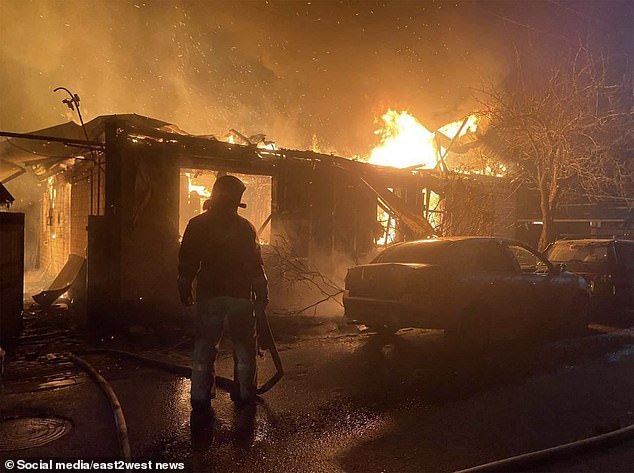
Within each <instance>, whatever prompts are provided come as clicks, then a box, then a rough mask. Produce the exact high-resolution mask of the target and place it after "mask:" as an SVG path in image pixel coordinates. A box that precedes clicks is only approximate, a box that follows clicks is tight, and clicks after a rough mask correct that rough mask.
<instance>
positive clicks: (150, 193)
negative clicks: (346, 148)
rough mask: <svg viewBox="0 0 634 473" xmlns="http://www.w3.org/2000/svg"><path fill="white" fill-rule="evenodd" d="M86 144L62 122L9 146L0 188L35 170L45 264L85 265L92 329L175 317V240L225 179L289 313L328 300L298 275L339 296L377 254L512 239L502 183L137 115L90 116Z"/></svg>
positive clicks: (510, 207) (0, 147)
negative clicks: (229, 137) (234, 187)
mask: <svg viewBox="0 0 634 473" xmlns="http://www.w3.org/2000/svg"><path fill="white" fill-rule="evenodd" d="M86 132H87V133H86V135H87V137H88V140H86V139H85V138H84V136H85V135H84V133H83V130H82V129H81V127H79V126H77V125H75V124H73V123H68V124H65V125H59V126H57V127H52V128H49V129H45V130H40V131H38V132H35V133H33V134H31V135H20V134H10V135H13V136H9V137H8V140H7V141H5V142H3V143H2V144H0V158H1V159H2V163H4V167H2V168H0V171H2V176H0V179H3V180H4V179H7V176H11V175H13V176H15V175H17V174H19V173H20V172H23V171H21V168H22V170H23V169H25V168H30V169H32V170H33V172H34V173H35V174H36V175H37V176H38V178H39V179H42V180H44V181H46V184H47V185H46V191H45V192H44V194H43V196H42V204H41V212H40V218H39V221H40V226H41V232H40V242H39V246H40V265H41V266H42V267H44V268H47V269H48V271H49V272H50V273H52V274H55V273H57V272H59V271H60V270H61V268H62V267H63V266H64V264H65V262H66V260H67V259H68V257H69V255H70V254H75V255H79V256H82V257H86V258H87V276H86V278H83V277H80V281H84V280H85V281H87V284H86V286H85V289H84V288H82V285H81V284H79V285H77V284H76V287H79V289H78V290H76V291H75V294H76V299H77V300H78V301H82V300H83V301H84V302H86V304H87V305H86V307H87V310H88V313H89V315H90V319H91V320H93V321H98V322H99V323H101V322H104V321H112V320H115V319H117V320H119V321H123V322H125V321H126V320H128V318H129V317H130V316H131V314H137V313H142V312H143V313H148V314H165V315H166V316H169V315H177V314H180V313H181V311H182V309H181V307H180V304H179V301H178V294H177V291H176V289H175V280H176V265H177V254H178V247H179V242H180V238H181V235H182V232H183V229H184V225H185V224H186V222H187V220H188V219H189V218H191V217H192V216H194V215H196V214H197V213H200V212H201V211H202V204H203V202H204V200H205V199H206V198H207V197H208V194H209V191H210V189H211V186H212V185H213V182H214V180H215V179H216V178H217V177H218V176H219V175H221V174H223V173H230V174H234V175H237V176H238V177H240V178H241V179H243V180H244V181H245V182H246V184H247V191H246V193H245V196H244V201H245V202H246V203H247V209H245V211H246V212H243V211H242V210H240V212H241V214H242V215H244V216H245V217H247V218H249V219H250V220H251V221H252V223H253V224H254V226H255V227H256V230H258V234H259V236H260V239H261V242H262V243H263V244H264V254H265V264H266V267H267V273H268V275H269V278H270V280H271V290H272V300H273V301H275V300H276V298H277V300H278V301H283V304H282V305H285V306H286V307H296V308H299V307H301V306H302V304H304V303H305V302H310V300H318V299H319V298H320V297H321V296H322V295H323V294H320V293H319V291H316V292H315V290H314V289H315V288H313V289H312V290H308V291H307V292H306V291H300V290H298V286H301V283H302V282H305V281H303V280H304V279H305V277H304V276H305V274H303V273H302V271H305V272H306V273H308V274H312V275H313V276H314V275H315V274H318V275H319V277H318V278H317V279H320V278H321V279H323V280H324V281H326V290H325V291H324V289H323V288H322V289H321V292H322V293H324V292H326V293H328V295H330V294H333V295H336V291H332V289H334V288H336V286H337V281H341V280H342V279H343V276H344V275H345V269H346V268H347V267H348V266H350V265H353V264H357V263H359V262H364V261H367V260H368V259H369V258H371V257H372V256H373V255H374V254H376V251H377V249H380V247H382V246H386V245H389V244H391V243H394V242H397V241H402V240H411V239H415V238H422V237H427V236H431V235H434V234H444V235H451V234H466V233H472V234H484V235H496V236H514V232H515V227H514V223H515V222H514V209H515V203H514V199H513V196H512V193H511V191H510V189H509V185H508V183H506V182H505V181H504V179H502V178H492V177H486V176H458V175H451V176H447V174H446V173H445V174H442V173H440V172H439V171H438V170H401V169H396V168H391V167H383V166H374V165H370V164H367V163H365V162H363V161H355V160H350V159H346V158H341V157H338V156H334V155H328V154H322V153H316V152H311V151H297V150H286V149H274V147H273V146H266V147H261V146H259V145H258V144H236V143H228V142H224V141H219V140H217V139H215V138H214V137H211V136H192V135H188V134H186V133H185V132H183V131H182V130H180V129H179V128H178V127H176V126H174V125H171V124H169V123H165V122H161V121H159V120H154V119H151V118H147V117H141V116H138V115H113V116H103V117H98V118H96V119H94V120H92V121H90V122H88V123H87V124H86ZM4 135H5V136H7V134H6V133H5V134H4ZM82 138H83V140H82ZM52 139H57V141H52ZM10 166H13V168H10ZM287 259H292V261H293V264H291V265H290V267H291V271H289V264H284V261H282V260H287ZM297 265H299V267H301V268H302V269H301V270H297V267H298V266H297ZM293 268H295V270H292V269H293ZM313 276H311V277H313ZM313 279H314V277H313ZM316 286H317V287H319V284H317V285H316ZM333 286H334V287H333ZM311 291H312V292H311ZM86 295H87V298H86V297H85V296H86ZM306 305H308V304H306Z"/></svg>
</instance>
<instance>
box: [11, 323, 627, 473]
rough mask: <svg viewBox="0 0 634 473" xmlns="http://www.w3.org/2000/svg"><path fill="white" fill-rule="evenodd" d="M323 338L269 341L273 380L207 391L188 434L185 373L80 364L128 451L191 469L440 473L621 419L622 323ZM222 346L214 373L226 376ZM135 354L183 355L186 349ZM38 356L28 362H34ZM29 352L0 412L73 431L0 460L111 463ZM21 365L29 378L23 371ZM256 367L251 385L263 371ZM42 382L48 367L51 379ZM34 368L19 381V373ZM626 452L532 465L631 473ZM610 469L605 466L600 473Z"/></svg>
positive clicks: (61, 384) (103, 420) (77, 388)
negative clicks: (241, 393) (241, 391)
mask: <svg viewBox="0 0 634 473" xmlns="http://www.w3.org/2000/svg"><path fill="white" fill-rule="evenodd" d="M323 326H324V327H325V329H324V330H321V331H319V333H313V334H312V335H310V336H306V337H299V338H295V339H287V340H285V341H284V337H281V338H282V339H283V343H282V344H281V345H280V352H281V356H282V360H283V362H284V366H285V371H286V375H285V377H284V378H283V380H282V381H281V382H280V383H279V384H278V385H277V386H275V387H274V388H273V389H272V390H271V391H269V392H268V393H266V394H265V395H263V396H262V400H261V402H260V403H259V404H258V405H257V406H256V407H255V408H241V409H238V408H236V406H234V404H233V403H232V402H231V401H230V399H229V396H228V395H227V394H226V393H224V392H222V391H219V393H218V397H217V398H216V399H215V400H214V402H213V410H214V414H215V418H214V420H213V421H211V422H209V423H208V424H207V425H206V426H203V427H202V428H197V429H194V430H192V429H191V425H190V409H189V380H188V379H185V378H182V377H178V376H175V375H173V374H170V373H167V372H164V371H160V370H157V369H153V368H148V367H145V366H140V365H138V364H136V363H133V362H130V361H126V360H120V359H116V358H113V357H110V356H104V355H94V354H93V355H85V357H84V358H85V359H86V360H87V361H89V362H90V363H91V364H93V365H94V366H95V367H96V368H98V369H99V371H100V372H101V374H102V376H104V377H105V378H106V379H107V380H108V381H109V382H110V383H111V385H112V387H113V389H114V390H115V392H116V393H117V395H118V397H119V399H120V401H121V404H122V406H123V410H124V413H125V416H126V420H127V424H128V429H129V439H130V446H131V450H132V455H133V457H136V458H152V459H154V460H159V461H183V462H185V463H186V465H187V469H188V470H189V471H201V472H207V471H209V472H282V471H284V472H377V473H378V472H426V471H429V472H445V471H454V470H458V469H462V468H467V467H470V466H474V465H477V464H482V463H486V462H489V461H493V460H496V459H500V458H504V457H508V456H512V455H518V454H521V453H526V452H529V451H534V450H538V449H542V448H547V447H551V446H554V445H558V444H562V443H566V442H571V441H574V440H578V439H582V438H585V437H589V436H592V435H596V434H598V433H602V432H606V431H609V430H613V429H616V428H619V427H624V426H627V425H630V424H631V423H632V421H633V419H632V418H633V417H634V416H633V413H634V376H633V374H634V345H633V341H634V337H633V332H632V331H631V330H618V331H614V332H610V333H602V332H606V331H608V332H609V330H602V331H597V330H590V331H588V333H586V334H583V335H581V336H574V337H568V338H564V339H559V340H554V339H549V340H533V341H530V342H528V341H527V342H522V343H517V342H516V343H511V344H506V345H501V346H496V347H493V348H492V349H491V350H489V351H488V352H486V353H480V354H475V353H470V352H463V351H461V350H459V349H457V348H456V347H455V346H453V345H451V344H450V343H448V342H447V341H446V340H445V339H444V337H443V333H442V331H429V330H427V331H426V330H414V329H411V330H407V329H406V330H401V331H399V332H398V333H397V335H396V336H393V337H382V336H378V335H376V334H373V333H370V332H361V333H359V332H358V331H356V330H340V329H339V328H338V327H337V325H336V324H334V323H332V324H329V323H328V322H326V323H325V324H324V325H323ZM229 352H230V345H229V344H227V345H226V346H225V347H224V351H223V353H222V354H221V357H220V359H219V361H218V374H220V375H224V376H231V374H232V369H233V366H232V361H231V357H230V353H229ZM145 354H146V355H148V356H154V357H161V358H164V359H171V360H173V361H174V362H176V363H181V364H183V363H186V362H187V348H186V347H181V348H180V349H178V350H173V351H170V352H168V353H166V352H165V350H157V349H153V350H146V351H145ZM40 355H41V354H40ZM38 362H40V363H45V362H44V361H43V359H42V357H41V356H40V358H38V359H34V360H32V361H31V365H29V363H28V361H27V362H25V363H26V364H25V365H24V366H22V367H20V366H15V365H14V366H12V365H11V363H9V364H8V366H7V369H8V370H9V371H11V370H13V371H14V373H17V372H18V371H19V370H20V369H22V370H23V373H24V374H23V375H17V374H16V375H15V376H13V377H11V376H9V377H8V378H7V377H5V383H4V389H3V395H2V404H1V405H0V413H1V414H2V417H3V418H7V417H15V416H31V417H33V416H44V415H46V416H55V417H60V418H64V419H68V420H70V421H71V423H72V429H71V430H70V431H69V433H68V434H66V435H65V436H63V437H62V438H60V439H58V440H56V441H54V442H51V443H49V444H46V445H43V446H39V447H36V448H30V449H26V450H21V451H8V452H0V457H2V458H3V459H4V458H19V457H22V456H23V457H31V458H37V457H49V456H54V457H65V458H95V457H102V458H104V457H115V456H116V455H117V452H118V449H117V443H116V436H115V430H114V423H113V420H112V414H111V410H110V408H109V405H108V403H107V401H106V399H105V397H104V396H103V395H102V393H101V392H100V391H99V389H98V388H97V386H96V385H95V384H94V383H93V381H92V380H90V379H89V378H88V377H87V376H86V375H85V374H84V373H83V372H82V371H81V370H79V369H76V368H75V367H73V366H71V365H70V364H67V363H66V360H65V359H64V358H63V357H61V358H55V356H52V355H50V354H49V356H48V357H46V363H49V364H55V363H56V365H54V369H53V368H51V369H49V371H47V372H46V373H45V374H42V373H38V372H37V371H33V369H34V368H33V366H36V365H37V363H38ZM29 366H30V369H31V371H29ZM272 369H273V367H272V363H271V360H270V359H266V358H265V359H264V360H260V365H259V376H260V380H264V379H266V378H268V376H270V375H271V373H272ZM53 373H60V374H59V375H57V376H54V375H53ZM31 375H32V376H31ZM632 452H633V450H632V448H631V446H630V445H628V444H627V443H626V444H624V445H617V446H616V447H613V448H612V449H605V450H602V451H597V452H590V453H588V455H587V456H583V457H575V458H573V459H570V460H568V461H564V462H559V463H557V464H553V465H545V466H538V467H535V471H562V472H563V471H587V472H591V471H614V472H620V471H624V472H625V471H627V472H629V471H632V469H633V465H634V456H633V454H632ZM606 468H607V469H606Z"/></svg>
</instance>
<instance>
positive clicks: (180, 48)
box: [0, 0, 632, 156]
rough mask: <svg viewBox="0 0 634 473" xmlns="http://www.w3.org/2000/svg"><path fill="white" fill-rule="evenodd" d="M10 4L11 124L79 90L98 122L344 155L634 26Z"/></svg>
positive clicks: (154, 5) (620, 16)
mask: <svg viewBox="0 0 634 473" xmlns="http://www.w3.org/2000/svg"><path fill="white" fill-rule="evenodd" d="M0 2H1V8H2V15H1V16H0V59H1V70H0V87H1V88H2V91H3V93H2V104H1V107H0V128H1V129H3V130H12V131H27V130H33V129H37V128H42V127H45V126H51V125H54V124H57V123H60V122H63V121H66V120H67V119H68V116H69V115H68V112H69V111H68V109H66V108H65V106H63V105H62V104H61V99H62V98H63V97H61V95H60V96H56V95H54V94H53V93H52V92H51V91H52V89H53V88H54V87H56V86H66V87H68V88H70V89H71V90H72V91H73V92H75V93H78V94H79V95H80V96H81V99H82V110H83V112H84V114H85V115H86V118H87V119H91V118H94V117H96V116H98V115H102V114H110V113H138V114H142V115H147V116H151V117H154V118H158V119H162V120H165V121H168V122H171V123H175V124H177V125H179V126H180V127H181V128H183V129H184V130H186V131H189V132H191V133H196V134H210V133H212V134H224V133H225V132H226V131H227V130H228V129H230V128H236V129H239V130H241V131H243V132H244V133H245V134H254V133H266V134H267V135H268V137H269V138H271V139H274V140H276V141H277V143H278V144H279V145H281V146H284V147H291V148H300V149H307V148H310V146H311V142H312V138H313V136H316V137H317V139H318V141H319V144H320V148H321V149H322V150H324V151H331V152H336V153H338V154H341V155H345V156H351V155H357V154H359V155H364V156H367V155H368V154H369V150H370V149H371V148H372V147H373V146H374V145H375V144H376V137H375V136H374V135H373V133H372V132H373V129H374V128H375V126H376V125H375V123H374V120H375V119H376V118H378V117H379V116H380V115H381V114H382V113H383V112H384V111H385V109H386V108H388V107H391V108H396V109H402V110H408V111H409V112H410V113H412V114H413V115H414V116H416V117H417V118H418V119H419V120H420V121H421V122H422V123H423V124H424V125H425V126H426V127H427V128H429V129H434V128H435V127H437V126H440V125H442V124H444V123H447V122H450V121H455V120H457V119H459V118H461V117H462V116H464V115H466V114H467V113H469V112H471V111H472V110H473V109H474V108H476V107H477V103H476V102H474V100H473V97H472V90H473V89H474V88H478V87H479V86H480V84H481V82H482V79H483V78H485V79H487V81H489V82H493V83H499V82H500V81H502V80H504V78H505V77H506V75H507V74H508V71H509V68H511V67H513V64H514V61H515V57H514V51H515V49H514V46H517V45H518V44H519V45H522V44H531V45H535V44H538V43H539V41H540V40H541V41H542V43H539V44H541V46H540V45H539V44H538V46H537V49H538V50H540V48H546V47H548V48H550V49H553V48H556V47H559V46H560V45H561V44H566V41H564V40H562V37H564V39H565V38H567V37H569V38H572V40H573V41H574V40H576V39H577V36H576V34H577V33H575V32H578V31H588V30H590V29H595V30H597V31H599V33H600V34H604V35H608V33H609V34H612V36H614V38H616V39H614V40H613V41H614V42H621V43H623V44H627V43H628V41H627V39H628V38H629V39H631V38H630V37H625V38H623V37H621V36H622V30H623V25H630V24H631V20H632V14H631V9H632V8H631V3H629V2H617V1H615V2H610V6H609V8H608V9H607V10H606V11H608V10H609V11H610V12H612V13H609V14H608V13H606V11H602V10H601V7H600V6H596V5H597V3H601V2H595V3H594V4H593V3H592V2H575V3H574V4H571V5H572V6H571V7H568V6H565V5H564V6H562V5H559V4H558V2H545V3H540V5H539V7H536V6H535V3H534V2H517V3H516V2H493V1H473V2H434V1H427V2H369V1H352V0H351V1H339V2H334V1H333V2H330V1H326V2H319V1H312V2H311V1H307V2H278V1H273V0H271V1H261V2H254V1H246V2H225V1H177V0H164V1H153V2H151V1H149V0H145V1H142V0H117V1H108V0H81V1H80V0H68V1H65V2H57V1H52V0H40V1H33V0H32V1H18V0H0ZM606 15H607V16H606ZM615 22H617V23H615ZM615 25H616V26H615ZM626 27H627V26H626ZM630 30H631V28H629V29H628V31H630ZM615 35H616V36H615ZM619 35H621V36H619ZM606 37H607V36H606ZM624 39H625V41H624ZM629 44H630V45H631V44H632V41H629ZM629 47H630V49H631V46H629Z"/></svg>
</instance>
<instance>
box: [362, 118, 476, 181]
mask: <svg viewBox="0 0 634 473" xmlns="http://www.w3.org/2000/svg"><path fill="white" fill-rule="evenodd" d="M381 119H382V120H383V126H382V127H381V129H379V130H377V131H376V132H375V133H376V134H377V135H380V136H381V144H380V145H379V146H377V147H375V148H374V149H373V150H372V152H371V154H370V159H369V162H370V163H372V164H378V165H381V166H393V167H397V168H407V167H414V166H416V167H419V168H422V169H433V168H435V167H436V165H437V163H438V155H439V153H442V152H444V149H442V148H441V147H440V146H439V145H438V143H437V141H436V133H435V132H431V131H429V130H428V129H427V128H425V127H424V126H423V125H422V124H421V123H420V122H419V121H418V120H416V118H415V117H413V116H412V115H410V114H409V113H407V112H397V111H395V110H388V111H387V112H386V113H385V114H384V115H383V116H382V117H381ZM463 121H464V120H459V121H456V122H453V123H448V124H447V125H444V126H442V127H440V128H439V129H438V131H439V132H441V133H442V134H443V135H445V136H447V137H448V138H449V139H453V138H454V136H455V135H456V134H457V133H458V132H460V134H459V135H458V136H459V137H460V136H463V135H465V134H466V133H467V132H474V131H475V130H476V128H477V117H476V116H475V115H470V116H469V117H468V119H467V122H466V123H465V125H464V126H462V124H463ZM461 127H462V129H461Z"/></svg>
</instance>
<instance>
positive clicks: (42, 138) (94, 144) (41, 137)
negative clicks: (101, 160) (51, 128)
mask: <svg viewBox="0 0 634 473" xmlns="http://www.w3.org/2000/svg"><path fill="white" fill-rule="evenodd" d="M0 136H5V137H7V138H21V139H24V140H39V141H54V142H56V143H64V144H67V145H81V146H83V147H86V148H89V149H90V148H97V149H100V150H101V149H104V148H105V147H106V144H105V143H102V142H100V141H86V140H76V139H74V138H59V137H57V136H44V135H35V134H33V133H13V132H10V131H0Z"/></svg>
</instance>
